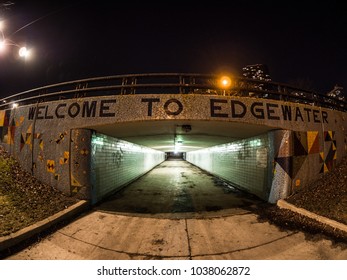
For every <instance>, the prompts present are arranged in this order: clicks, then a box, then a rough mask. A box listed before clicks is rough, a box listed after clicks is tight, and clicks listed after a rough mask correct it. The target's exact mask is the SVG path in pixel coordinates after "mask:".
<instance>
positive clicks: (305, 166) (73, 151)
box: [0, 74, 347, 203]
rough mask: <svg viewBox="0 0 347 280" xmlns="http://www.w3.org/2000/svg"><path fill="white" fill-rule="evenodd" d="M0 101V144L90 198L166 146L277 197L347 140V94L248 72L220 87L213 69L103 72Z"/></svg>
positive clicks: (153, 160)
mask: <svg viewBox="0 0 347 280" xmlns="http://www.w3.org/2000/svg"><path fill="white" fill-rule="evenodd" d="M0 104H1V105H0V144H1V145H3V146H4V147H5V148H6V149H7V150H8V151H9V152H10V153H11V154H12V155H13V156H15V157H16V158H17V159H18V160H19V161H20V162H21V164H22V166H23V167H24V168H26V169H27V170H28V171H30V172H32V174H34V175H35V176H36V177H37V178H39V179H40V180H42V181H43V182H45V183H48V184H50V185H52V186H54V187H56V188H58V189H60V190H62V191H63V192H65V193H67V194H70V195H76V196H78V197H80V198H84V199H89V200H90V201H91V202H92V203H96V202H98V201H100V200H101V199H102V198H104V197H106V196H108V195H109V194H111V193H113V192H115V191H116V190H119V189H120V188H122V187H124V186H126V185H127V184H129V183H130V182H132V181H134V180H135V179H137V178H139V177H140V176H142V175H143V174H145V173H146V172H148V171H149V170H151V169H152V168H153V167H155V166H157V165H158V164H160V163H161V162H163V161H164V160H165V159H166V157H167V153H169V152H171V153H174V152H177V153H181V154H182V155H183V156H184V158H185V159H186V160H187V161H189V162H190V163H193V164H194V165H196V166H198V167H200V168H202V169H204V170H206V171H208V172H210V173H211V174H213V175H215V176H217V177H220V178H221V179H223V180H226V181H228V182H230V183H231V184H233V185H234V186H237V187H239V188H240V189H244V190H246V191H248V192H250V193H252V194H255V195H257V196H258V197H260V198H261V199H263V200H265V201H269V202H271V203H273V202H276V201H277V200H278V199H280V198H284V197H287V196H288V195H290V194H291V193H292V192H294V191H296V190H298V189H300V188H303V187H305V186H307V185H308V184H309V183H311V182H312V181H314V180H317V179H318V178H319V177H320V176H321V175H322V174H324V173H325V172H329V171H331V170H332V169H333V168H334V166H335V165H336V164H337V163H338V162H339V161H340V160H341V159H342V158H343V157H344V156H345V155H346V149H347V148H346V147H347V136H346V131H347V120H346V119H347V113H346V108H347V106H346V103H345V102H342V101H338V100H335V99H332V98H328V97H326V96H321V95H319V94H317V93H313V92H308V91H304V90H301V89H297V88H294V87H291V86H288V85H284V84H278V83H264V82H263V81H257V80H248V79H242V78H236V79H234V80H233V82H232V84H231V85H230V86H229V87H223V86H222V85H220V84H219V78H218V77H217V76H213V75H200V74H142V75H122V76H111V77H100V78H93V79H86V80H79V81H72V82H67V83H62V84H57V85H51V86H47V87H43V88H39V89H34V90H30V91H26V92H22V93H18V94H15V95H12V96H9V97H8V98H6V99H2V100H0ZM13 105H15V106H13Z"/></svg>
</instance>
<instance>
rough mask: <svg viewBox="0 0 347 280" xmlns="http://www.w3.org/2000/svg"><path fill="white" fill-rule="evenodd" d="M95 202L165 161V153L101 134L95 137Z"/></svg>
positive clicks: (93, 175) (92, 174) (93, 198)
mask: <svg viewBox="0 0 347 280" xmlns="http://www.w3.org/2000/svg"><path fill="white" fill-rule="evenodd" d="M91 143H92V155H91V156H92V157H91V176H92V182H91V184H92V186H93V188H92V189H93V191H92V200H93V202H97V201H99V200H100V199H102V198H103V197H104V196H106V195H107V194H109V193H111V192H114V191H115V190H118V189H120V188H121V187H123V186H124V185H127V184H129V182H131V181H133V180H135V179H136V178H138V177H140V176H142V175H143V174H145V173H146V172H148V171H149V170H151V169H152V168H153V167H155V166H156V165H158V164H159V163H161V162H163V161H164V160H165V153H164V152H160V151H157V150H153V149H150V148H147V147H143V146H139V145H136V144H133V143H129V142H126V141H122V140H120V139H116V138H113V137H109V136H106V135H101V134H93V135H92V142H91Z"/></svg>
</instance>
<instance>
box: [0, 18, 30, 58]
mask: <svg viewBox="0 0 347 280" xmlns="http://www.w3.org/2000/svg"><path fill="white" fill-rule="evenodd" d="M4 27H5V24H4V21H0V52H4V51H6V49H7V47H8V46H14V47H16V48H18V55H19V57H21V58H23V59H27V58H28V57H29V56H30V50H28V49H27V48H26V47H25V46H20V45H18V44H17V43H15V42H14V41H13V40H11V39H9V38H6V37H5V34H4V32H3V29H4Z"/></svg>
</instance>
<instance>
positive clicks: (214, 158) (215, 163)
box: [91, 133, 272, 213]
mask: <svg viewBox="0 0 347 280" xmlns="http://www.w3.org/2000/svg"><path fill="white" fill-rule="evenodd" d="M270 138H271V137H270V136H269V133H265V134H262V135H259V136H255V137H251V138H247V139H242V140H237V141H233V142H230V143H226V144H221V145H216V146H213V147H210V148H204V149H198V150H195V151H190V152H177V151H175V152H164V151H159V150H156V149H152V148H149V147H145V146H141V145H138V144H135V143H130V142H127V141H124V140H120V139H117V138H114V137H111V136H107V135H104V134H99V133H94V134H93V135H92V140H91V146H92V157H91V185H92V186H93V187H92V203H93V204H95V203H97V202H99V201H101V200H102V199H105V198H106V197H108V196H110V195H112V194H113V193H115V192H118V191H120V190H122V189H123V188H124V187H125V186H127V189H128V190H129V186H128V185H129V184H130V183H132V182H134V181H135V180H137V182H139V180H140V179H139V178H140V177H141V176H143V175H144V174H146V173H147V172H149V171H151V170H152V169H153V168H155V167H156V166H157V167H156V168H155V170H156V171H154V170H153V171H151V172H152V173H151V174H152V175H151V176H152V177H153V178H152V177H150V178H149V179H148V180H149V182H152V184H157V185H158V186H156V185H153V186H152V185H151V183H149V182H143V185H144V186H146V187H143V188H138V192H140V193H136V194H141V192H143V193H146V191H149V190H151V191H150V193H154V196H153V197H151V200H153V201H158V203H159V202H163V200H165V199H166V198H169V197H171V200H170V201H166V202H165V203H164V204H162V205H163V207H159V208H160V209H164V208H165V207H164V206H165V205H167V206H168V205H171V204H172V203H173V202H172V201H173V200H175V199H176V200H177V203H179V201H180V199H179V198H181V201H184V199H186V200H187V201H186V203H185V205H186V206H185V207H186V208H184V207H183V206H182V207H181V210H182V209H186V210H185V211H187V212H189V211H208V209H219V208H221V209H223V208H225V206H218V205H217V204H218V203H215V204H216V205H209V206H208V205H207V206H206V205H205V206H206V207H207V208H206V207H205V206H204V207H200V206H199V207H197V206H194V203H192V202H191V201H190V199H193V198H192V197H194V199H195V200H194V201H195V202H196V201H198V200H199V199H202V198H201V195H200V194H199V195H198V194H197V195H195V193H194V192H192V191H193V189H194V191H196V190H198V189H199V188H204V186H207V187H209V188H211V189H213V188H215V187H216V186H224V187H225V188H224V190H225V191H227V192H231V193H233V192H234V193H236V190H237V189H239V190H242V191H245V192H247V193H251V194H252V195H255V196H257V197H258V198H261V199H263V200H265V201H268V197H269V190H270V188H271V182H272V181H271V180H272V179H271V176H272V173H271V170H270V169H269V162H270V161H271V158H272V155H269V153H270V150H271V149H270V146H271V139H270ZM194 168H196V170H195V171H194V172H192V170H193V169H194ZM158 170H161V171H163V170H165V172H164V173H163V174H161V173H160V172H159V171H158ZM153 174H156V175H153ZM186 174H190V176H189V179H186V178H185V177H186ZM197 174H199V175H197ZM203 174H205V175H203ZM211 174H212V175H213V176H215V177H213V176H212V175H211ZM162 176H164V177H162ZM201 176H204V177H206V176H207V177H206V178H207V179H206V180H205V181H202V180H201V178H200V177H201ZM158 178H159V179H158ZM211 178H214V179H211ZM216 178H220V179H216ZM141 180H142V179H141ZM211 180H212V181H213V182H212V181H211ZM218 180H219V181H218ZM164 182H165V183H164ZM207 182H208V183H207ZM222 182H223V183H222ZM227 182H228V183H227ZM161 184H165V186H161ZM216 184H217V185H216ZM185 185H188V187H187V188H185V187H184V186H185ZM157 187H158V188H159V189H158V190H157V191H153V189H155V188H157ZM162 188H163V189H165V191H164V190H163V189H162ZM140 189H141V190H140ZM152 191H153V192H152ZM200 191H201V192H202V193H204V194H205V196H206V197H205V201H208V200H209V199H211V196H214V195H216V197H215V198H217V197H218V195H217V193H216V192H213V191H211V193H209V191H208V192H206V191H205V192H203V191H202V190H200ZM200 191H197V192H200ZM123 192H124V190H122V192H121V193H123ZM125 192H127V191H126V190H125ZM170 193H171V195H168V194H170ZM193 193H194V195H193ZM237 193H238V192H237ZM134 197H136V196H135V195H134ZM164 197H166V198H164ZM215 198H214V199H215ZM223 199H224V198H222V199H221V201H223ZM217 200H218V199H217ZM135 201H136V200H134V202H133V204H134V205H132V206H131V207H130V208H131V209H132V208H134V207H135V209H140V208H141V207H140V206H139V205H137V204H138V202H139V203H140V202H141V200H140V199H139V200H138V201H137V202H135ZM159 204H160V203H159ZM212 204H213V203H212ZM241 204H242V203H241ZM189 205H190V206H189ZM128 208H129V207H128ZM130 208H129V209H130ZM142 208H146V207H142ZM159 208H155V207H154V208H153V209H157V210H158V211H159ZM131 209H130V210H131ZM170 209H171V210H169V209H167V210H161V211H164V212H165V211H169V212H175V211H178V212H179V210H178V209H179V207H178V208H177V209H176V208H175V207H173V206H171V208H170ZM175 209H176V210H175ZM130 210H129V211H130ZM143 211H147V210H143ZM148 211H149V212H150V213H152V212H153V211H154V210H153V211H152V210H148ZM182 211H183V210H182Z"/></svg>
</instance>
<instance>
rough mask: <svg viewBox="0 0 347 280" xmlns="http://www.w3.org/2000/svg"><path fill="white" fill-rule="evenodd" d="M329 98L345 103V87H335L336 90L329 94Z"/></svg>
mask: <svg viewBox="0 0 347 280" xmlns="http://www.w3.org/2000/svg"><path fill="white" fill-rule="evenodd" d="M327 96H328V97H332V98H335V99H337V100H339V101H345V100H346V98H345V95H344V92H343V87H340V86H338V85H335V86H334V88H333V89H332V90H331V91H329V92H328V93H327Z"/></svg>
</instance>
